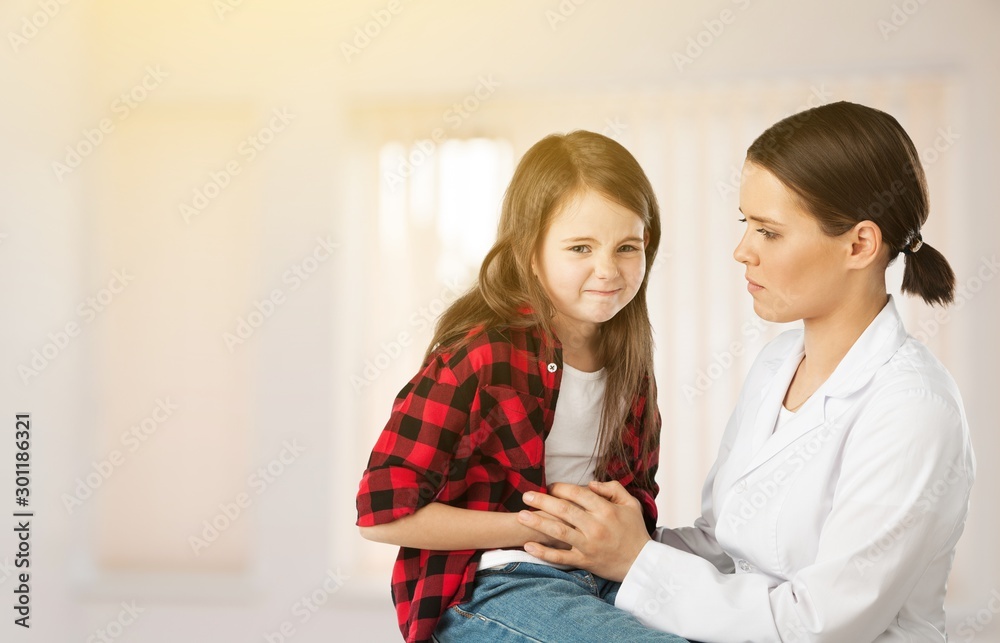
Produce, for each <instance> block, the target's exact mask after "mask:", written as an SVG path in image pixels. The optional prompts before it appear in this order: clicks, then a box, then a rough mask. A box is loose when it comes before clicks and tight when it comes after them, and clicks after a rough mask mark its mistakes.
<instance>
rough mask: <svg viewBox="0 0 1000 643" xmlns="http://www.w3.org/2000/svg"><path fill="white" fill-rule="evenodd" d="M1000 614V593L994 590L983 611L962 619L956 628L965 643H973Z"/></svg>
mask: <svg viewBox="0 0 1000 643" xmlns="http://www.w3.org/2000/svg"><path fill="white" fill-rule="evenodd" d="M998 612H1000V591H998V590H997V589H995V588H994V590H993V591H992V592H990V598H989V600H988V601H986V604H985V605H984V606H983V608H982V609H980V610H979V611H977V612H976V613H975V614H971V615H969V616H966V617H965V618H964V619H962V622H961V623H960V624H959V625H958V627H957V628H956V632H958V635H959V636H961V637H962V639H961V640H962V641H963V642H964V643H972V641H973V640H975V638H976V635H977V634H979V633H980V632H982V631H983V630H984V629H986V627H987V626H988V625H989V624H990V623H992V622H993V618H994V617H995V616H996V615H997V613H998Z"/></svg>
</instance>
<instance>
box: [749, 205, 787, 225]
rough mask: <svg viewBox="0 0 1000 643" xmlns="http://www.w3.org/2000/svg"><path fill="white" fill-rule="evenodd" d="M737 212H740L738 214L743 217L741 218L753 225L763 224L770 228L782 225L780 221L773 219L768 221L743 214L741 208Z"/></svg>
mask: <svg viewBox="0 0 1000 643" xmlns="http://www.w3.org/2000/svg"><path fill="white" fill-rule="evenodd" d="M739 211H740V214H742V215H743V218H744V219H746V220H748V221H753V222H755V223H763V224H764V225H770V226H775V227H780V226H781V225H782V223H781V222H780V221H775V220H774V219H769V218H767V217H758V216H756V215H752V214H747V213H746V212H743V208H739Z"/></svg>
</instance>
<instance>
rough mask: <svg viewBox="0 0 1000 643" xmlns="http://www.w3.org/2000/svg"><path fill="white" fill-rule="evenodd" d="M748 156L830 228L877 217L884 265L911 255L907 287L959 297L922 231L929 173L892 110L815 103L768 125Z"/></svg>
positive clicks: (930, 297)
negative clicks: (925, 173)
mask: <svg viewBox="0 0 1000 643" xmlns="http://www.w3.org/2000/svg"><path fill="white" fill-rule="evenodd" d="M747 161H749V162H751V163H754V164H756V165H759V166H761V167H763V168H765V169H767V170H768V171H770V172H771V173H772V174H774V175H775V176H776V177H778V179H779V180H780V181H781V182H782V183H784V184H785V185H786V186H788V187H789V188H790V189H791V190H792V191H794V192H795V193H796V194H798V196H799V198H801V199H802V201H803V203H804V204H805V206H806V209H807V210H809V212H810V213H811V214H812V215H813V216H815V217H816V219H817V220H818V221H819V224H820V226H821V227H822V228H823V230H824V232H826V234H828V235H830V236H838V235H841V234H843V233H845V232H847V231H848V230H850V229H851V228H852V227H854V226H855V224H857V223H859V222H861V221H872V222H874V223H875V224H876V225H877V226H878V227H879V229H880V230H881V231H882V239H883V241H884V242H885V245H886V246H887V247H888V255H887V261H886V265H887V266H888V265H889V264H890V263H892V262H893V261H895V259H896V256H897V255H898V254H899V253H901V252H902V253H904V254H905V255H906V267H905V270H904V272H903V285H902V290H903V292H908V293H913V294H915V295H919V296H920V297H922V298H923V300H924V301H926V302H927V303H928V304H947V303H950V302H951V301H952V300H953V299H954V295H955V273H954V272H953V271H952V269H951V266H950V265H948V261H947V260H946V259H945V258H944V256H942V255H941V253H940V252H938V251H937V250H935V249H934V248H932V247H930V246H929V245H927V244H926V243H924V242H923V237H922V236H921V234H920V229H921V227H922V226H923V225H924V223H925V222H926V221H927V215H928V209H929V201H928V197H927V180H926V178H925V177H924V170H923V167H922V166H921V165H920V157H919V156H918V155H917V150H916V147H915V146H914V145H913V141H911V140H910V137H909V136H908V135H907V134H906V132H905V131H904V130H903V128H902V126H900V124H899V123H898V122H897V121H896V119H895V118H893V117H892V116H890V115H889V114H886V113H885V112H882V111H879V110H877V109H873V108H871V107H865V106H864V105H858V104H855V103H849V102H839V103H830V104H829V105H821V106H819V107H814V108H812V109H808V110H806V111H804V112H800V113H798V114H793V115H792V116H789V117H788V118H785V119H783V120H781V121H778V122H777V123H775V124H774V125H772V126H771V127H769V128H768V129H767V130H766V131H765V132H764V133H763V134H761V135H760V136H759V137H757V140H755V141H754V142H753V144H752V145H751V146H750V148H749V149H748V150H747Z"/></svg>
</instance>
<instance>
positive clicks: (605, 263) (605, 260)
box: [594, 254, 618, 279]
mask: <svg viewBox="0 0 1000 643" xmlns="http://www.w3.org/2000/svg"><path fill="white" fill-rule="evenodd" d="M594 273H595V274H596V275H597V276H598V277H600V278H601V279H612V278H614V277H617V276H618V261H617V260H616V258H615V257H609V256H606V255H603V254H601V255H598V257H597V262H596V265H595V266H594Z"/></svg>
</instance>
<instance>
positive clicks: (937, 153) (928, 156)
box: [919, 126, 962, 168]
mask: <svg viewBox="0 0 1000 643" xmlns="http://www.w3.org/2000/svg"><path fill="white" fill-rule="evenodd" d="M936 134H937V136H935V137H934V141H933V142H932V143H931V144H930V145H928V146H927V147H925V148H924V149H922V150H920V152H919V154H920V163H921V164H922V165H923V166H924V167H925V168H928V167H930V166H932V165H934V164H935V163H937V161H938V159H939V158H941V155H942V154H944V153H945V152H947V151H948V150H949V149H951V146H952V145H954V144H955V141H957V140H958V139H960V138H962V136H961V135H960V134H959V133H958V132H955V131H954V130H953V129H952V128H951V127H950V126H949V127H948V128H944V127H939V128H938V130H937V132H936Z"/></svg>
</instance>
